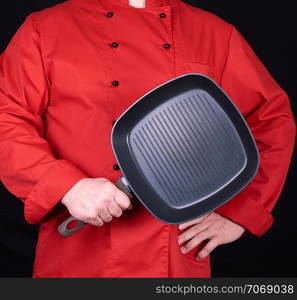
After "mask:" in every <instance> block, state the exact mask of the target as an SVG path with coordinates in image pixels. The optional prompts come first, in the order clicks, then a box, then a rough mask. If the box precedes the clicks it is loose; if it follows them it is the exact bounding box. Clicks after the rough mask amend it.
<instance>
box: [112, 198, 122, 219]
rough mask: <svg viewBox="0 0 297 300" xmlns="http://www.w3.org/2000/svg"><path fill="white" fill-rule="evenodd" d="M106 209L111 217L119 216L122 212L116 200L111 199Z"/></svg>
mask: <svg viewBox="0 0 297 300" xmlns="http://www.w3.org/2000/svg"><path fill="white" fill-rule="evenodd" d="M108 211H109V213H110V215H111V216H112V217H116V218H119V217H120V216H121V215H122V213H123V211H122V209H121V208H120V206H119V205H118V204H117V202H116V201H113V202H111V203H110V204H109V207H108Z"/></svg>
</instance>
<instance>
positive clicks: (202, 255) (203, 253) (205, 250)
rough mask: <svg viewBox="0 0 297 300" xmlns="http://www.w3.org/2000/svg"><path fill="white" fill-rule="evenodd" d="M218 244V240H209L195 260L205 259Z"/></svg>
mask: <svg viewBox="0 0 297 300" xmlns="http://www.w3.org/2000/svg"><path fill="white" fill-rule="evenodd" d="M219 244H220V242H219V240H218V239H216V238H213V239H211V240H210V241H209V242H208V243H207V244H206V245H205V246H204V247H203V248H202V250H200V252H199V253H198V254H197V256H196V259H197V260H202V259H204V258H206V257H207V256H208V255H209V254H210V253H211V252H212V251H213V250H214V249H215V248H216V247H217V246H219Z"/></svg>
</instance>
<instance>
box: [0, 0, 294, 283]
mask: <svg viewBox="0 0 297 300" xmlns="http://www.w3.org/2000/svg"><path fill="white" fill-rule="evenodd" d="M136 2H139V1H136ZM138 4H139V3H138ZM137 6H138V7H137ZM186 73H202V74H205V75H207V76H209V77H211V78H212V79H214V80H215V81H216V82H217V83H218V84H219V85H220V86H221V87H222V88H223V89H224V90H225V91H226V92H227V94H228V95H229V96H230V97H231V99H233V101H234V102H235V104H236V105H237V107H238V108H239V109H240V111H241V112H242V114H243V115H244V116H245V118H246V120H247V122H248V124H249V126H250V128H251V130H252V132H253V134H254V136H255V139H256V142H257V144H258V147H259V150H260V158H261V163H260V170H259V172H258V174H257V176H256V177H255V179H254V180H253V182H252V183H251V184H250V185H249V186H248V187H247V188H246V189H245V190H243V191H242V192H241V193H240V194H239V195H238V196H236V197H235V198H233V199H232V200H231V201H229V202H228V203H227V204H225V205H224V206H222V207H220V208H219V209H217V210H216V211H215V212H213V213H211V214H209V215H207V216H205V217H203V218H200V219H198V220H195V221H193V222H190V223H187V224H183V225H181V226H176V225H168V224H165V223H162V222H160V221H159V220H157V219H155V218H154V217H153V216H152V215H151V214H150V213H149V212H148V211H147V210H146V209H145V208H144V207H143V206H142V205H141V204H140V203H139V202H138V201H137V200H136V199H133V200H131V203H130V201H129V199H128V198H127V197H126V196H125V195H124V194H123V193H122V192H121V191H120V190H118V189H117V188H116V187H115V186H114V185H113V184H112V183H113V182H115V181H116V180H117V179H118V178H119V177H120V176H121V171H120V170H119V168H118V166H117V164H116V160H115V157H114V155H113V152H112V148H111V144H110V134H111V130H112V126H113V122H114V121H115V120H116V119H117V118H118V117H119V116H120V115H121V114H122V113H123V111H124V110H126V108H127V107H128V106H130V105H131V104H132V103H133V102H134V101H135V100H137V99H138V98H139V97H140V96H142V95H143V94H145V93H146V92H148V91H150V90H151V89H153V88H155V87H156V86H158V85H160V84H162V83H164V82H165V81H168V80H170V79H172V78H174V77H177V76H179V75H182V74H186ZM294 138H295V123H294V119H293V116H292V113H291V110H290V105H289V101H288V98H287V95H286V94H285V93H284V91H282V90H281V88H280V87H279V86H278V84H277V83H276V82H275V81H274V80H273V79H272V77H271V76H270V74H269V73H268V71H267V70H266V69H265V67H264V66H263V65H262V63H261V62H260V61H259V59H258V58H257V57H256V55H255V54H254V52H253V50H252V49H251V48H250V46H249V45H248V44H247V42H246V41H245V40H244V38H243V37H242V36H241V35H240V34H239V33H238V31H237V30H236V29H235V28H234V27H233V26H232V25H230V24H228V23H226V22H224V21H223V20H221V19H219V18H218V17H216V16H214V15H212V14H210V13H207V12H205V11H202V10H200V9H198V8H196V7H192V6H190V5H188V4H186V3H183V2H182V1H180V0H147V1H145V6H143V5H137V3H135V1H133V2H130V3H129V1H128V0H70V1H66V2H64V3H62V4H59V5H56V6H53V7H51V8H49V9H45V10H43V11H40V12H35V13H32V14H31V15H29V16H28V17H27V19H26V21H25V22H24V24H23V25H22V26H21V27H20V29H19V30H18V32H17V33H16V34H15V36H14V37H13V39H12V40H11V42H10V44H9V45H8V47H7V49H6V50H5V51H4V53H3V54H2V55H1V61H0V166H1V167H0V178H1V180H2V182H3V184H4V185H5V186H6V188H7V189H8V190H9V191H11V192H12V193H13V194H14V195H16V196H17V197H19V198H20V199H21V200H22V201H23V202H24V207H25V217H26V220H27V221H28V222H29V223H31V224H40V231H39V237H38V244H37V249H36V259H35V264H34V274H33V276H34V277H209V276H210V263H209V255H208V254H209V253H210V252H211V251H212V250H213V249H214V248H215V247H217V246H219V245H220V244H224V243H229V242H232V241H234V240H236V239H238V238H239V237H240V236H241V235H242V234H243V233H244V232H245V231H246V232H249V233H251V234H254V235H257V236H261V235H263V234H264V233H265V232H266V231H267V230H268V229H269V227H270V226H271V225H272V221H273V218H272V215H271V210H272V208H273V207H274V205H275V203H276V201H277V199H278V197H279V195H280V193H281V190H282V187H283V184H284V181H285V178H286V174H287V171H288V167H289V163H290V159H291V155H292V149H293V143H294ZM70 214H72V215H74V216H75V217H79V218H80V219H82V220H84V221H86V222H88V223H90V224H89V225H87V226H85V227H84V228H83V229H82V230H81V231H79V232H78V233H76V234H74V235H72V236H71V237H68V238H63V237H62V236H61V235H60V234H59V233H58V231H57V226H58V225H59V224H60V223H61V222H62V221H64V220H65V219H66V218H68V217H69V216H70Z"/></svg>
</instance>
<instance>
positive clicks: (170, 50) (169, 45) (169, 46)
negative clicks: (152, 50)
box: [158, 7, 176, 76]
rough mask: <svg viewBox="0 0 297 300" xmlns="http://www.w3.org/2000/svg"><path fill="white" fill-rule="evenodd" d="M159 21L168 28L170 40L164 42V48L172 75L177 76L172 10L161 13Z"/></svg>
mask: <svg viewBox="0 0 297 300" xmlns="http://www.w3.org/2000/svg"><path fill="white" fill-rule="evenodd" d="M158 16H159V20H160V22H161V23H163V25H164V26H165V28H166V31H167V35H168V39H167V40H165V41H164V44H163V45H162V48H163V49H164V50H165V51H166V53H167V55H168V58H169V60H170V63H169V67H170V73H171V74H172V75H173V76H176V72H175V49H174V44H173V33H172V20H171V8H170V7H169V8H168V9H167V8H166V9H165V10H164V11H163V12H160V13H159V15H158Z"/></svg>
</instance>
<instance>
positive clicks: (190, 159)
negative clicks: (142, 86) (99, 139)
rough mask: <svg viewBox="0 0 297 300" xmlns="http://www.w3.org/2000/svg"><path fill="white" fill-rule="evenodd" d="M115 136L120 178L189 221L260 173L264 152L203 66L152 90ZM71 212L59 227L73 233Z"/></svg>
mask: <svg viewBox="0 0 297 300" xmlns="http://www.w3.org/2000/svg"><path fill="white" fill-rule="evenodd" d="M111 142H112V147H113V152H114V154H115V157H116V159H117V162H118V164H119V166H120V169H121V171H122V173H123V175H124V177H122V178H120V179H119V180H118V182H117V183H116V185H117V186H118V187H119V188H120V189H122V190H123V191H124V192H126V194H127V195H128V196H129V197H130V198H131V197H132V196H136V197H137V198H138V199H139V200H140V201H141V202H142V204H143V205H144V206H145V207H146V208H147V209H148V210H149V211H150V212H151V213H152V214H153V215H154V216H155V217H156V218H158V219H159V220H160V221H162V222H165V223H169V224H181V223H184V222H187V221H190V220H192V219H195V218H198V217H200V216H202V215H204V214H206V213H209V212H211V211H213V210H215V209H216V208H218V207H220V206H221V205H223V204H224V203H226V202H227V201H229V200H230V199H232V198H233V197H234V196H235V195H236V194H238V193H239V192H240V191H241V190H242V189H243V188H244V187H246V186H247V185H248V184H249V183H250V181H251V180H252V179H253V178H254V176H255V174H256V172H257V170H258V167H259V153H258V149H257V146H256V143H255V141H254V139H253V136H252V134H251V132H250V130H249V127H248V125H247V123H246V122H245V120H244V118H243V116H242V115H241V114H240V112H239V110H238V109H237V108H236V106H235V105H234V104H233V102H232V101H231V99H230V98H229V97H228V96H227V95H226V93H225V92H224V91H223V90H222V89H221V88H220V87H219V86H218V85H217V84H216V83H215V82H214V81H213V80H211V79H210V78H208V77H206V76H204V75H201V74H196V73H190V74H185V75H182V76H179V77H176V78H174V79H172V80H170V81H168V82H165V83H164V84H162V85H160V86H158V87H157V88H155V89H153V90H151V91H150V92H148V93H147V94H145V95H144V96H143V97H141V98H140V99H139V100H138V101H136V102H135V103H134V104H133V105H132V106H130V107H129V108H128V109H127V110H126V111H125V112H124V113H123V114H122V115H121V117H120V118H119V119H118V120H117V122H116V123H115V124H114V127H113V130H112V134H111ZM73 220H76V219H75V218H73V217H71V218H69V219H67V220H66V221H65V222H64V223H63V224H61V225H60V226H59V227H58V229H59V232H60V233H61V234H62V235H63V236H69V235H71V234H73V233H74V232H76V231H78V230H79V229H80V228H81V227H82V226H83V225H85V224H84V223H83V222H81V221H79V222H78V224H77V226H75V227H74V228H72V229H69V228H68V227H67V225H68V224H69V223H70V222H71V221H73Z"/></svg>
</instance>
